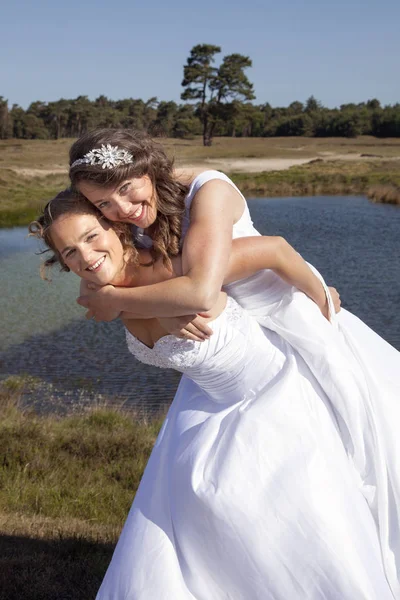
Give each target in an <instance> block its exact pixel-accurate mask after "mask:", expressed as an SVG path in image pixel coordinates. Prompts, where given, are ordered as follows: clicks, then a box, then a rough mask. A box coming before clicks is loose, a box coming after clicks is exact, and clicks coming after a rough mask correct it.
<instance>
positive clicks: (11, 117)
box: [0, 96, 400, 139]
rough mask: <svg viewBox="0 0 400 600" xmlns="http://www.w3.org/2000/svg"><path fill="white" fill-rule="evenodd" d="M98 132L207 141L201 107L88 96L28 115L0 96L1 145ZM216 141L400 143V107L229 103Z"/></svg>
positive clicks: (39, 105)
mask: <svg viewBox="0 0 400 600" xmlns="http://www.w3.org/2000/svg"><path fill="white" fill-rule="evenodd" d="M95 127H124V128H138V129H145V130H147V131H148V132H149V133H151V134H152V135H162V136H167V137H176V138H185V137H193V136H197V135H202V133H203V126H202V121H201V112H200V107H199V106H196V105H192V104H187V103H183V104H177V103H176V102H166V101H158V100H157V98H150V100H148V101H147V102H145V101H144V100H140V99H133V98H127V99H125V100H117V101H114V100H109V99H108V98H106V97H105V96H99V97H98V98H97V99H96V100H94V101H91V100H89V99H88V98H87V96H79V97H78V98H75V99H73V100H64V99H61V100H58V101H57V102H41V101H37V102H33V103H32V104H31V105H30V106H29V108H28V109H27V110H24V109H23V108H21V107H20V106H18V105H16V104H14V105H13V106H12V107H11V108H9V106H8V102H7V100H5V99H4V98H3V97H2V96H0V139H7V138H21V139H58V138H63V137H70V138H74V137H78V136H79V135H81V134H82V133H84V132H85V131H87V130H89V129H93V128H95ZM214 135H216V136H233V137H243V136H248V137H269V136H308V137H314V136H315V137H355V136H358V135H373V136H377V137H400V104H399V103H397V104H394V105H389V106H385V107H383V106H381V104H380V102H379V101H378V100H376V99H373V100H368V101H367V102H361V103H359V104H342V105H341V106H340V108H334V109H330V108H325V107H323V106H322V105H321V103H320V102H318V101H317V100H316V99H315V98H314V97H313V96H311V97H310V98H309V99H308V100H307V102H306V103H305V104H303V103H301V102H292V103H291V104H290V105H289V106H288V107H276V108H273V107H272V106H271V105H270V104H269V103H266V104H261V105H255V104H253V103H251V102H238V101H232V102H228V103H225V104H224V105H223V107H221V109H220V110H219V112H218V119H217V122H216V123H215V129H214Z"/></svg>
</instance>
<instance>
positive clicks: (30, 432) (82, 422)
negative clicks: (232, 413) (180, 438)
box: [0, 378, 162, 600]
mask: <svg viewBox="0 0 400 600" xmlns="http://www.w3.org/2000/svg"><path fill="white" fill-rule="evenodd" d="M21 385H23V380H18V379H16V378H9V379H8V380H6V381H5V382H3V385H2V388H1V389H0V454H1V456H2V457H3V460H2V464H1V466H0V529H1V538H0V544H1V549H2V550H1V568H0V600H17V599H18V600H20V599H21V598H29V599H30V600H39V599H40V600H47V599H48V600H50V599H51V600H53V598H74V600H88V599H89V598H94V597H95V593H96V591H97V589H98V587H99V585H100V583H101V580H102V577H103V575H104V573H105V570H106V568H107V565H108V563H109V561H110V559H111V555H112V550H113V546H114V544H115V542H116V540H117V539H118V535H119V532H120V530H121V526H122V524H123V522H124V520H125V518H126V515H127V513H128V510H129V507H130V505H131V503H132V499H133V498H134V495H135V492H136V490H137V487H138V485H139V481H140V478H141V476H142V473H143V470H144V467H145V465H146V463H147V460H148V457H149V455H150V452H151V449H152V447H153V444H154V441H155V439H156V436H157V433H158V431H159V428H160V425H161V422H162V418H153V419H151V420H147V421H146V420H143V419H141V420H139V419H137V418H135V416H134V415H131V414H129V413H126V412H125V413H124V412H122V411H118V410H117V409H115V408H114V409H111V408H107V407H104V406H103V407H97V408H94V409H91V410H89V411H87V412H83V413H81V414H75V415H70V416H67V417H63V418H58V417H57V416H54V415H52V416H49V415H47V416H45V415H42V416H38V415H37V414H34V413H33V412H32V411H29V410H27V409H23V408H22V407H21V406H20V405H19V394H20V392H21Z"/></svg>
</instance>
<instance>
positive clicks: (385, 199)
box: [368, 183, 400, 205]
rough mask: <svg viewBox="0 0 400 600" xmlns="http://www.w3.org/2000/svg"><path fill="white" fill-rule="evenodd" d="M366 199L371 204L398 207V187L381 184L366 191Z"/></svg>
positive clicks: (399, 193) (399, 199) (399, 192)
mask: <svg viewBox="0 0 400 600" xmlns="http://www.w3.org/2000/svg"><path fill="white" fill-rule="evenodd" d="M368 198H369V199H370V200H371V201H372V202H381V203H383V204H398V205H400V185H393V184H385V183H381V184H378V185H373V186H371V187H370V188H369V189H368Z"/></svg>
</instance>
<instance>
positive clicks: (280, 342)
mask: <svg viewBox="0 0 400 600" xmlns="http://www.w3.org/2000/svg"><path fill="white" fill-rule="evenodd" d="M215 177H218V178H222V179H224V178H225V176H223V175H222V174H220V173H216V172H207V173H205V174H202V175H201V176H199V177H197V178H196V180H195V181H194V182H193V185H192V189H191V193H190V194H189V196H188V211H187V215H188V214H189V206H190V201H191V198H192V197H193V196H194V194H195V192H196V191H197V189H198V187H200V185H202V184H203V183H204V182H205V181H207V180H209V179H211V178H215ZM226 180H227V181H229V180H228V179H227V178H226ZM229 182H230V181H229ZM230 183H231V182H230ZM187 226H188V216H187V219H186V222H185V223H184V233H185V231H186V230H187ZM246 235H257V232H256V231H255V230H254V228H253V226H252V223H251V220H250V216H249V213H248V209H247V206H246V207H245V210H244V213H243V216H242V218H241V219H240V220H239V222H238V223H236V225H235V226H234V230H233V236H234V237H241V236H246ZM144 241H145V240H144ZM227 291H228V293H229V294H230V295H231V296H234V297H236V299H237V300H238V301H239V302H240V304H241V305H242V306H244V307H245V308H246V309H247V312H246V311H243V310H242V309H241V308H240V307H239V306H238V304H236V302H235V301H234V300H233V299H229V300H228V304H227V308H226V309H225V311H224V312H223V313H222V315H220V317H218V319H216V321H214V322H213V324H212V328H213V331H214V334H213V336H211V338H210V340H209V341H207V342H203V343H197V342H189V341H185V340H179V339H177V338H175V337H173V336H166V337H165V338H162V339H161V340H159V342H157V344H156V345H155V346H154V348H153V349H149V348H147V347H146V346H144V345H143V344H141V342H139V341H138V340H136V339H135V338H134V337H133V336H131V335H130V334H127V339H128V345H129V348H130V350H131V351H132V352H133V353H134V354H135V355H136V356H137V357H138V358H139V360H142V361H144V362H148V363H150V364H153V365H156V366H160V367H171V368H175V369H177V370H179V371H181V372H182V373H184V374H185V375H184V377H183V378H182V381H181V384H180V386H179V389H178V391H177V394H176V396H175V399H174V401H173V403H172V405H171V408H170V410H169V412H168V415H167V418H166V421H165V423H164V426H163V428H162V430H161V432H160V435H159V437H158V439H157V442H156V445H155V448H154V450H153V452H152V455H151V458H150V460H149V463H148V465H147V467H146V470H145V473H144V476H143V479H142V482H141V484H140V487H139V490H138V492H137V495H136V497H135V500H134V503H133V506H132V508H131V511H130V513H129V516H128V519H127V521H126V524H125V526H124V529H123V532H122V534H121V537H120V540H119V542H118V544H117V547H116V550H115V553H114V556H113V559H112V562H111V564H110V567H109V569H108V571H107V574H106V576H105V579H104V582H103V584H102V586H101V589H100V591H99V593H98V596H97V598H98V600H111V599H113V600H122V599H124V600H128V599H132V600H148V599H153V598H154V599H157V600H164V599H165V600H167V599H168V600H172V599H173V600H186V599H189V598H190V599H196V600H253V599H254V600H258V599H260V600H270V599H271V600H292V599H293V600H314V599H315V600H328V599H329V600H339V599H340V600H358V599H360V600H381V599H382V600H386V599H392V600H393V598H396V599H400V592H399V577H398V569H399V560H400V556H399V553H400V550H399V543H400V536H399V519H398V508H399V506H400V494H399V489H400V488H399V484H398V480H399V469H398V465H397V462H398V457H399V447H398V441H397V438H396V435H395V434H396V430H397V423H398V422H399V419H398V417H399V409H398V398H399V375H398V373H399V367H400V359H399V353H397V352H396V351H395V350H394V349H393V348H391V347H390V346H389V345H388V344H386V343H385V342H384V341H383V340H382V339H381V338H379V336H377V335H376V334H375V333H373V332H372V331H371V330H370V329H369V328H368V327H366V326H365V325H364V324H363V323H361V322H360V321H359V320H358V319H357V318H356V317H354V316H352V315H350V314H349V313H347V312H346V311H344V310H343V311H341V313H340V316H339V317H338V318H333V322H332V324H330V323H328V321H326V320H325V319H324V318H323V317H322V315H321V313H320V312H319V310H318V308H317V307H316V305H315V304H314V303H313V302H312V301H310V300H309V299H308V298H306V297H305V296H304V294H301V293H300V292H297V291H296V290H294V289H293V288H291V287H290V286H288V285H287V284H285V283H284V282H282V281H281V280H280V279H279V278H278V277H276V276H275V275H274V273H272V272H271V271H263V272H261V273H259V274H257V275H255V276H253V277H251V278H249V279H247V280H245V281H241V282H237V283H235V284H231V285H230V286H228V287H227ZM249 314H251V315H253V316H255V317H256V319H257V320H258V321H259V323H260V324H262V325H263V326H264V327H263V328H260V327H259V326H258V324H257V323H256V322H255V320H254V318H251V317H250V316H249Z"/></svg>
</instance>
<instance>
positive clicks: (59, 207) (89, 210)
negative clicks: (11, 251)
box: [28, 188, 139, 279]
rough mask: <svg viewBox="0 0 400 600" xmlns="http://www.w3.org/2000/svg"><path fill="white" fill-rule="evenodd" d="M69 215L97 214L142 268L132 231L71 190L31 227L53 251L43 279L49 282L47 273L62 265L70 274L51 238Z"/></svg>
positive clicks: (54, 200) (42, 270)
mask: <svg viewBox="0 0 400 600" xmlns="http://www.w3.org/2000/svg"><path fill="white" fill-rule="evenodd" d="M67 214H78V215H87V214H89V215H93V216H95V217H97V218H98V219H99V220H101V221H103V222H106V223H108V224H109V225H110V227H112V228H113V229H114V231H115V232H116V234H117V235H118V237H119V239H120V241H121V244H122V247H123V249H124V251H125V252H126V254H128V253H129V260H130V261H131V260H132V261H133V262H134V264H136V265H139V256H138V252H137V250H136V248H135V247H134V244H133V240H132V232H131V228H130V227H129V225H127V224H126V223H113V222H111V221H109V220H108V219H106V217H105V216H104V215H103V214H102V213H101V212H100V211H99V209H98V208H96V207H95V206H94V205H93V204H91V203H90V202H89V201H88V200H86V198H84V197H83V196H82V195H80V194H76V193H75V192H74V191H72V190H71V189H70V188H67V189H66V190H63V191H62V192H60V193H59V194H57V196H55V197H54V198H52V199H51V200H50V201H49V202H48V203H47V204H46V206H45V207H44V209H43V211H42V214H41V215H40V216H39V217H38V218H37V219H36V221H32V223H30V225H29V226H28V231H29V234H30V235H32V236H34V237H36V238H38V239H39V240H41V241H43V242H44V244H45V245H46V246H47V248H46V249H45V250H43V253H44V252H52V254H51V256H50V257H49V258H47V259H46V260H45V261H44V262H43V263H42V265H41V267H40V274H41V276H42V278H43V279H48V277H47V272H48V269H49V268H50V267H53V266H54V265H56V264H59V265H60V267H61V269H60V270H61V271H69V270H70V269H69V267H67V265H66V264H65V263H64V261H63V258H62V256H61V254H60V253H59V252H58V250H57V248H56V246H55V244H54V242H53V239H52V237H51V226H52V224H53V223H54V222H55V221H56V220H57V219H58V218H59V217H61V216H63V215H67Z"/></svg>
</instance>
